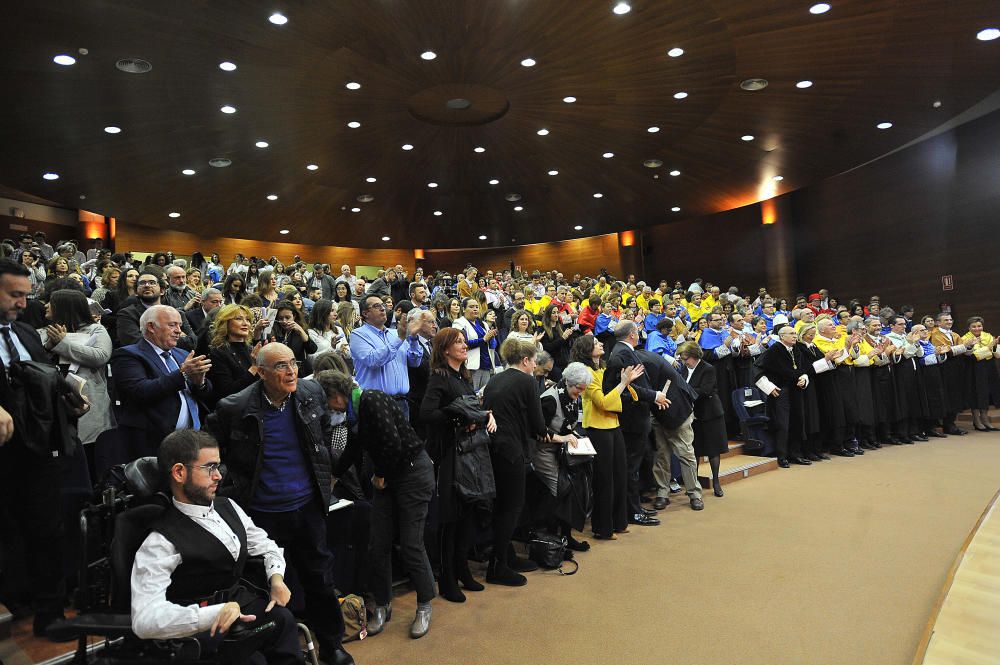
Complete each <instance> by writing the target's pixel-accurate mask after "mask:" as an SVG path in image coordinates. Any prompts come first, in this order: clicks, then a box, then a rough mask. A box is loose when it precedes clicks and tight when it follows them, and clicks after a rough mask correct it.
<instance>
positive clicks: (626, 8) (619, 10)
mask: <svg viewBox="0 0 1000 665" xmlns="http://www.w3.org/2000/svg"><path fill="white" fill-rule="evenodd" d="M611 11H613V12H614V13H615V14H618V15H619V16H621V15H623V14H628V13H629V12H630V11H632V5H630V4H628V3H627V2H619V3H618V4H617V5H615V8H614V9H612V10H611Z"/></svg>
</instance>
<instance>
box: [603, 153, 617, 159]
mask: <svg viewBox="0 0 1000 665" xmlns="http://www.w3.org/2000/svg"><path fill="white" fill-rule="evenodd" d="M614 156H615V153H613V152H606V153H604V154H603V155H601V157H603V158H604V159H611V158H612V157H614Z"/></svg>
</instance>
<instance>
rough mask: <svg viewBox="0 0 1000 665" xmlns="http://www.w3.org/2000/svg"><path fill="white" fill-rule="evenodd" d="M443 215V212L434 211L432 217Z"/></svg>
mask: <svg viewBox="0 0 1000 665" xmlns="http://www.w3.org/2000/svg"><path fill="white" fill-rule="evenodd" d="M443 214H444V213H443V212H441V211H440V210H435V211H434V216H435V217H440V216H441V215H443Z"/></svg>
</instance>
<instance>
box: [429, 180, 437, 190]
mask: <svg viewBox="0 0 1000 665" xmlns="http://www.w3.org/2000/svg"><path fill="white" fill-rule="evenodd" d="M427 186H428V187H430V188H431V189H434V188H435V187H437V186H438V184H437V183H436V182H429V183H427Z"/></svg>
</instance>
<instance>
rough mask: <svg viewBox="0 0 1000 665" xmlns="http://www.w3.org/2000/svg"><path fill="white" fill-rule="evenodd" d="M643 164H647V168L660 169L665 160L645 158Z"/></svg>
mask: <svg viewBox="0 0 1000 665" xmlns="http://www.w3.org/2000/svg"><path fill="white" fill-rule="evenodd" d="M642 165H643V166H645V167H646V168H647V169H658V168H660V167H661V166H663V160H662V159H645V160H643V162H642Z"/></svg>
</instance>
